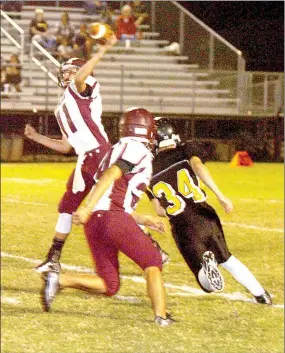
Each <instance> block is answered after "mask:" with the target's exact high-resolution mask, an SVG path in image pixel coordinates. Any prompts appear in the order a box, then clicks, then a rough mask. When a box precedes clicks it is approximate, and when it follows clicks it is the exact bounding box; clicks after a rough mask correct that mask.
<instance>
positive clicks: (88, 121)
mask: <svg viewBox="0 0 285 353" xmlns="http://www.w3.org/2000/svg"><path fill="white" fill-rule="evenodd" d="M85 82H86V84H87V85H88V88H89V91H90V92H89V94H88V96H83V95H82V94H80V93H79V92H78V91H77V89H76V86H75V84H74V81H72V82H71V83H70V85H69V86H68V87H67V88H66V89H65V91H64V93H63V96H62V97H61V100H60V103H59V104H58V106H57V108H56V110H55V116H56V118H57V121H58V124H59V126H60V129H61V132H62V134H63V135H64V136H65V137H66V138H67V140H68V142H69V144H70V145H71V146H72V147H73V148H74V149H75V152H76V153H77V154H78V155H79V154H81V153H84V152H87V151H91V150H94V149H96V148H98V147H100V146H102V145H106V144H107V143H108V136H107V134H106V132H105V130H104V126H103V124H102V121H101V115H102V98H101V95H100V85H99V83H98V81H97V80H96V79H95V78H94V77H92V76H88V77H87V79H86V80H85Z"/></svg>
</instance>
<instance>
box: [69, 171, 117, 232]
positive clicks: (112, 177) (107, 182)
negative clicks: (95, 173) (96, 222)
mask: <svg viewBox="0 0 285 353" xmlns="http://www.w3.org/2000/svg"><path fill="white" fill-rule="evenodd" d="M122 175H123V172H122V170H121V169H120V168H119V167H118V166H117V165H115V164H113V165H112V166H111V167H109V168H108V169H106V170H105V171H104V173H103V174H102V176H101V177H100V179H99V181H98V183H97V184H96V186H94V187H93V189H92V190H91V192H90V194H89V196H88V198H87V202H86V205H85V206H84V207H80V209H79V210H78V211H76V212H74V213H73V223H74V224H77V225H79V224H82V223H86V222H87V221H88V220H89V218H90V216H91V213H92V211H93V209H94V207H95V206H96V204H97V203H98V201H99V200H100V199H101V197H102V196H103V195H104V193H105V192H106V190H108V188H109V187H110V186H111V185H112V183H113V182H114V181H116V180H118V179H120V178H121V176H122Z"/></svg>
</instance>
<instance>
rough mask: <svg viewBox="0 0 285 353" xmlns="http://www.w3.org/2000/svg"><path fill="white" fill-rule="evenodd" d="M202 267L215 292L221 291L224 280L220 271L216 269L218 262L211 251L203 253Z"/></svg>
mask: <svg viewBox="0 0 285 353" xmlns="http://www.w3.org/2000/svg"><path fill="white" fill-rule="evenodd" d="M202 269H203V271H204V273H205V275H206V277H207V279H208V281H209V283H210V285H211V286H212V287H213V288H214V290H215V291H217V292H220V291H222V290H223V289H224V286H225V282H224V279H223V276H222V274H221V272H220V271H219V269H218V264H217V261H216V258H215V255H214V253H213V252H212V251H206V252H205V253H204V255H203V263H202Z"/></svg>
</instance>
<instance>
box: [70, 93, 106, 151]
mask: <svg viewBox="0 0 285 353" xmlns="http://www.w3.org/2000/svg"><path fill="white" fill-rule="evenodd" d="M68 89H69V93H70V94H71V95H72V97H73V98H74V99H75V101H76V103H77V106H78V108H79V111H80V114H81V116H82V118H83V119H84V122H85V124H86V125H87V126H88V128H89V130H90V131H91V132H92V134H93V136H94V137H95V138H96V140H97V141H98V143H99V145H102V144H105V143H106V142H107V141H106V139H105V137H104V136H103V135H102V133H101V131H100V129H99V127H98V126H97V124H96V123H95V122H94V121H93V119H92V117H91V108H90V104H91V103H92V100H93V99H92V98H90V99H81V98H80V97H78V96H77V95H76V94H75V93H74V92H73V90H72V89H71V88H70V87H68ZM94 99H96V98H94Z"/></svg>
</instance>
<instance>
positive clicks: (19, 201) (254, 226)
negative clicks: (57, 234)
mask: <svg viewBox="0 0 285 353" xmlns="http://www.w3.org/2000/svg"><path fill="white" fill-rule="evenodd" d="M2 202H10V203H19V204H23V205H35V206H49V205H52V204H49V203H44V202H32V201H22V200H17V199H14V198H2ZM222 224H223V225H225V226H234V227H237V228H244V229H253V230H260V231H265V232H275V233H284V229H283V228H271V227H260V226H256V225H254V224H244V223H235V222H222Z"/></svg>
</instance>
